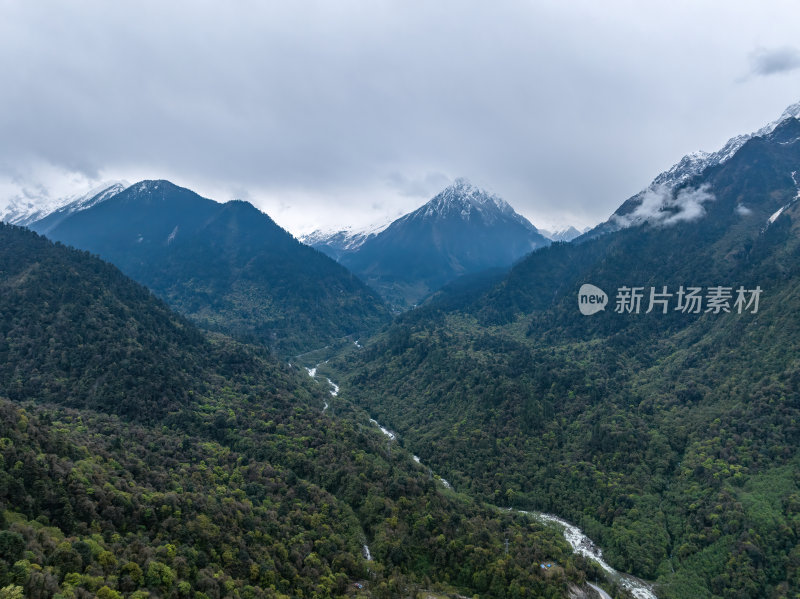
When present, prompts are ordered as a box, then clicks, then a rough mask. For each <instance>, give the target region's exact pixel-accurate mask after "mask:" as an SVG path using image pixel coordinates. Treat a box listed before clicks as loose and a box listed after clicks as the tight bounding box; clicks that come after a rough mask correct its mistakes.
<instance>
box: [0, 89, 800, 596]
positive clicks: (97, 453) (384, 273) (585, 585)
mask: <svg viewBox="0 0 800 599" xmlns="http://www.w3.org/2000/svg"><path fill="white" fill-rule="evenodd" d="M798 117H800V104H798V105H794V106H792V107H790V108H789V109H787V111H786V112H785V113H784V115H782V117H781V118H780V119H779V120H778V121H776V122H774V123H771V124H769V125H767V126H766V127H764V128H762V129H761V130H759V131H757V132H755V133H753V134H748V135H743V136H738V137H734V138H732V139H731V141H729V142H728V144H726V146H725V147H724V148H722V149H721V150H720V151H718V152H714V153H702V154H694V155H690V156H688V157H685V158H684V159H683V160H681V161H679V162H678V163H677V164H676V165H675V166H674V167H673V168H671V169H669V170H667V171H665V172H664V173H662V175H659V177H657V178H656V179H655V180H654V181H653V183H652V184H651V185H650V186H648V188H647V189H645V190H643V191H641V192H640V193H638V194H636V195H634V196H632V197H631V198H629V199H628V200H627V201H625V202H623V203H622V204H621V205H620V207H619V208H618V209H617V210H616V211H615V212H614V213H613V214H612V215H611V217H610V218H609V219H608V220H607V221H606V222H605V223H603V224H601V225H599V226H598V227H596V228H595V229H593V230H591V231H589V232H587V233H585V234H583V235H582V236H580V237H578V238H576V239H575V240H574V241H572V242H570V243H550V242H549V240H548V239H547V238H545V236H543V235H542V234H541V232H539V231H538V230H537V229H536V228H535V227H534V226H533V225H531V224H530V223H529V222H528V221H527V220H525V219H524V218H523V217H521V216H520V215H518V214H516V212H514V210H513V209H512V208H511V207H510V206H508V204H506V203H505V202H503V201H502V200H501V199H500V198H497V197H496V196H492V195H491V194H488V193H486V192H485V191H482V190H480V189H477V188H475V187H474V186H472V185H470V184H469V183H468V182H466V181H464V180H458V181H457V182H456V183H455V184H454V185H453V186H451V187H448V188H447V189H445V190H444V191H443V192H442V193H440V194H438V195H437V196H436V197H434V198H433V199H432V200H431V201H430V202H428V203H427V204H425V205H424V206H422V207H420V208H419V209H418V210H416V211H414V212H412V213H410V214H408V215H406V216H404V217H402V218H400V219H398V220H397V221H395V222H393V223H391V224H389V225H388V226H386V227H385V228H379V229H377V230H375V231H372V232H371V233H365V234H362V235H361V236H360V237H359V236H357V235H353V234H345V233H342V234H341V235H340V236H339V237H338V238H336V239H333V240H332V241H330V244H331V245H330V248H328V249H329V250H330V251H331V252H333V251H334V250H335V251H337V252H339V254H338V255H337V259H338V260H339V262H340V263H339V264H337V263H336V261H334V260H333V259H332V258H330V257H328V256H325V255H324V254H323V253H321V252H319V251H317V250H315V249H313V248H311V247H308V246H304V245H302V244H300V243H299V242H298V241H297V240H295V239H293V238H292V237H291V236H290V235H289V234H288V233H286V232H285V231H283V230H282V229H280V227H278V226H277V225H276V224H275V223H274V222H272V220H271V219H270V218H269V217H268V216H266V215H264V214H263V213H261V212H259V211H258V210H256V209H255V208H254V207H253V206H251V205H250V204H248V203H246V202H240V201H234V202H228V203H226V204H219V203H216V202H213V201H212V200H208V199H205V198H202V197H200V196H198V195H197V194H195V193H194V192H191V191H190V190H187V189H183V188H180V187H177V186H175V185H174V184H172V183H169V182H167V181H142V182H139V183H136V184H134V185H132V186H126V187H124V186H123V187H124V189H118V190H117V189H113V190H111V189H109V188H108V187H107V188H105V189H100V190H97V191H96V193H94V194H93V195H91V196H87V197H84V198H81V199H80V202H81V203H80V205H75V206H73V208H70V207H69V206H60V208H61V209H62V210H61V212H59V213H58V214H57V213H56V212H52V213H51V216H50V217H43V218H39V220H38V223H37V222H34V221H31V222H29V223H28V225H29V226H30V227H31V228H33V229H34V230H36V229H37V227H38V230H39V231H40V232H43V233H44V232H46V235H47V236H48V237H50V238H52V239H54V240H59V241H61V242H62V243H53V242H51V241H49V240H48V239H46V238H44V237H42V236H40V235H37V234H36V233H34V232H32V231H28V230H24V229H22V228H19V227H13V226H9V225H0V291H2V293H0V413H2V416H3V417H2V418H0V465H3V467H2V468H0V593H2V594H3V596H9V597H14V596H23V593H25V594H27V595H29V596H37V597H39V596H41V597H45V598H46V599H50V597H55V596H57V595H58V596H64V597H82V596H98V597H104V598H105V597H109V598H115V599H121V598H122V597H132V598H134V599H144V597H146V596H175V597H182V596H192V597H194V599H206V598H210V597H222V596H233V597H269V598H283V597H289V596H318V597H415V598H416V599H419V598H420V597H444V596H450V597H454V596H476V595H477V596H479V597H486V598H508V597H530V598H533V597H571V598H576V599H577V598H581V599H589V598H591V599H595V598H596V597H597V596H603V595H602V593H601V591H599V590H597V589H598V588H599V586H593V585H602V587H603V590H602V592H603V593H608V594H609V595H610V596H616V597H621V598H626V599H629V598H630V597H636V599H640V598H641V597H648V598H651V597H653V596H657V597H658V598H659V599H684V598H687V597H691V598H701V599H717V598H727V597H737V598H739V597H741V598H753V599H755V598H763V597H775V598H778V597H792V596H796V595H797V594H798V593H800V477H798V472H800V358H798V356H800V316H799V315H800V201H799V200H800V118H798ZM96 198H100V199H97V200H96ZM23 212H24V211H17V213H16V214H17V217H18V218H20V219H22V218H23ZM40 216H41V215H40ZM25 218H27V217H25ZM47 218H50V220H47ZM20 222H21V221H20ZM308 241H309V243H312V242H313V243H320V244H325V243H327V242H325V240H324V238H323V237H321V236H319V237H317V239H316V241H313V240H308ZM64 244H68V245H72V246H74V247H76V248H81V249H83V250H88V252H92V253H93V254H96V255H91V254H89V253H88V252H87V251H79V250H76V249H72V248H69V247H65V245H64ZM331 248H333V249H331ZM98 256H99V257H98ZM103 260H108V261H109V262H112V263H113V264H115V265H116V266H112V264H109V263H108V262H104V261H103ZM345 265H349V267H350V268H352V270H353V272H354V273H356V274H357V275H358V277H361V279H363V280H361V279H359V278H358V277H357V276H356V274H352V273H351V272H349V271H348V270H347V269H346V268H345ZM117 267H119V269H118V268H117ZM128 276H130V277H132V278H133V279H136V281H139V282H138V283H137V282H135V281H134V280H132V279H130V278H128ZM365 281H366V282H368V283H369V284H370V285H372V286H374V288H375V289H378V290H380V293H381V294H382V295H383V296H384V298H386V299H387V300H388V302H389V303H390V304H391V306H392V308H395V309H396V310H397V309H400V308H407V307H409V306H412V305H414V304H416V303H418V302H419V301H420V300H421V299H422V298H427V300H426V301H424V302H423V303H421V304H420V305H418V306H417V307H416V309H414V310H404V311H403V312H402V313H400V314H397V315H395V316H394V317H393V318H392V317H391V315H390V310H389V308H387V306H386V305H385V303H384V302H383V301H382V300H381V298H380V297H379V296H378V295H377V293H376V292H375V291H374V290H372V289H370V288H369V287H368V286H367V285H366V284H365ZM142 284H144V285H147V287H144V286H143V285H142ZM148 288H149V289H148ZM151 290H152V293H151ZM154 294H155V296H154ZM172 308H175V309H176V310H177V312H173V311H172ZM197 324H199V325H201V326H202V328H199V327H198V326H197ZM203 329H205V330H203ZM243 342H244V343H243ZM267 347H269V348H272V350H273V351H271V352H270V351H267V349H266V348H267ZM308 350H315V351H308ZM301 352H303V353H301ZM298 354H299V355H298ZM306 373H308V375H311V376H307V375H306ZM325 379H327V381H326V380H325ZM334 381H335V383H334ZM318 383H321V384H318ZM378 422H380V424H378ZM536 512H545V513H549V514H558V515H559V516H560V517H563V518H566V519H568V520H570V521H571V522H573V523H574V524H575V525H578V526H580V528H581V529H583V530H584V531H585V532H586V533H587V535H588V536H589V537H591V538H592V539H593V540H594V541H596V542H597V543H598V545H599V546H600V547H602V549H603V555H604V558H605V560H606V561H607V562H608V563H609V564H610V565H611V566H613V567H614V568H616V569H618V570H621V571H625V572H629V573H632V574H634V575H636V576H638V577H640V578H642V579H644V580H645V581H648V582H641V581H640V582H639V583H638V586H636V587H635V590H634V587H630V586H627V587H626V586H625V585H624V584H622V583H621V582H620V580H621V579H619V578H618V577H615V576H614V575H613V573H612V572H611V571H610V569H609V568H606V567H604V566H602V565H599V563H598V562H597V561H596V560H595V559H593V558H591V557H587V556H590V555H595V556H596V555H597V552H596V550H595V548H594V547H592V546H591V543H590V542H588V541H584V540H582V541H581V542H580V543H578V545H579V546H578V552H577V553H573V552H571V551H570V548H569V546H568V545H567V543H566V542H565V540H564V535H563V534H562V533H564V532H565V533H566V536H567V537H568V538H572V539H573V541H574V540H575V538H576V537H577V536H579V535H577V533H576V532H575V531H576V529H574V528H573V527H571V526H570V525H568V524H564V523H562V524H561V525H560V528H559V527H556V528H554V527H551V526H544V525H543V524H542V518H541V517H538V518H537V517H536V516H535V513H536ZM549 518H550V521H552V517H549ZM545 520H546V518H545ZM593 580H594V581H595V582H594V583H591V584H590V582H591V581H593ZM628 580H630V579H628ZM648 587H651V588H652V591H651V590H649V589H648Z"/></svg>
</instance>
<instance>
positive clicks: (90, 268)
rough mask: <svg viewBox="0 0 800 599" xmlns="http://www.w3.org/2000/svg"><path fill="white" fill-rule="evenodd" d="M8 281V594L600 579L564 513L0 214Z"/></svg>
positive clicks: (532, 592) (2, 474)
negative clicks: (549, 567)
mask: <svg viewBox="0 0 800 599" xmlns="http://www.w3.org/2000/svg"><path fill="white" fill-rule="evenodd" d="M0 285H2V289H3V293H2V294H0V301H1V302H2V310H1V311H0V327H1V328H0V352H2V357H3V360H2V362H0V367H2V368H1V369H0V465H1V466H2V467H1V468H0V589H2V590H3V591H2V592H3V595H4V596H11V597H13V596H23V593H24V596H31V597H44V598H47V599H49V598H50V597H56V596H70V597H82V596H98V597H111V598H115V597H117V598H118V597H123V596H128V597H134V598H141V597H146V596H190V597H196V598H200V599H202V597H222V596H232V597H266V598H275V599H285V598H286V597H299V596H309V597H312V596H319V597H347V596H360V597H364V596H377V597H390V596H409V595H411V596H416V593H417V592H418V591H420V592H421V591H422V590H423V589H430V587H432V586H433V587H436V588H437V589H438V590H439V591H440V592H446V593H456V592H458V593H467V594H469V595H472V594H475V593H480V594H481V596H485V597H498V598H499V597H508V596H510V595H509V592H510V590H511V589H514V590H515V592H516V594H517V595H518V596H523V597H526V596H527V597H535V596H549V597H566V596H567V594H568V592H569V591H570V589H575V588H576V587H575V585H576V584H582V583H583V581H584V580H585V577H586V574H585V572H586V570H587V567H586V564H584V562H583V561H582V560H581V559H579V558H576V557H573V556H571V555H570V554H569V551H568V548H567V547H566V546H565V543H564V542H563V539H561V538H560V534H559V533H558V532H557V531H555V530H549V529H545V528H544V527H542V526H541V525H539V524H537V523H535V522H533V521H532V520H531V519H529V518H526V517H524V516H520V515H514V514H510V513H507V512H502V511H499V510H496V509H493V508H490V507H485V506H482V505H480V504H478V503H476V502H474V501H471V500H470V499H469V498H467V497H465V496H460V495H456V494H454V493H452V492H445V491H444V490H443V488H442V486H441V485H440V484H438V483H437V482H436V481H435V480H434V479H433V478H432V477H431V476H430V475H429V473H428V471H427V470H426V469H424V468H422V467H421V466H420V465H418V464H417V463H416V462H414V460H413V459H411V455H410V454H408V452H406V451H405V450H404V449H403V448H402V447H401V446H400V445H399V444H397V443H395V444H388V445H387V443H386V439H385V437H384V436H383V435H382V434H381V433H380V432H379V430H378V429H377V427H373V426H372V425H371V424H370V423H369V421H368V419H367V416H366V415H365V414H363V413H362V412H360V411H358V410H354V409H352V407H351V406H350V405H349V404H348V403H346V402H343V401H341V400H340V399H339V400H336V405H335V406H334V405H331V409H329V410H325V409H324V402H325V401H326V400H327V401H328V402H331V404H333V402H334V398H333V397H332V396H331V395H330V394H328V393H327V392H325V391H323V390H322V388H320V387H317V386H316V385H315V384H314V383H313V381H311V380H310V379H309V378H308V377H307V376H305V374H304V373H303V374H301V373H300V372H299V371H298V370H297V369H294V368H291V367H289V366H288V365H286V364H283V363H279V362H277V361H275V360H274V359H272V358H271V357H270V356H268V355H264V354H263V353H262V352H260V351H259V350H257V349H254V348H247V347H243V346H240V345H238V344H236V343H234V342H232V341H229V340H226V339H224V338H221V337H220V336H214V337H211V338H208V337H205V336H203V335H202V334H201V333H200V331H198V330H197V329H195V328H194V327H193V325H191V324H190V323H188V322H186V321H184V320H183V319H182V318H181V317H179V316H177V315H175V314H174V313H171V312H170V311H169V310H168V309H167V308H166V307H165V305H164V304H163V303H162V302H161V301H159V300H157V299H156V298H154V297H153V296H152V295H151V294H150V293H149V292H148V291H147V290H146V289H144V288H143V287H142V286H141V285H139V284H137V283H134V282H133V281H131V280H129V279H127V278H126V277H124V276H123V275H122V274H121V273H120V272H119V271H118V270H117V269H116V268H114V267H113V266H111V265H109V264H106V263H103V262H101V261H100V260H98V259H97V258H96V257H93V256H90V255H88V254H86V253H84V252H79V251H75V250H72V249H69V248H65V247H63V246H61V245H55V244H53V243H51V242H49V241H48V240H46V239H44V238H41V237H38V236H36V235H35V234H33V233H31V232H30V231H26V230H23V229H20V228H17V227H10V226H6V225H0ZM162 362H163V365H162V364H161V363H162ZM153 389H158V390H161V392H162V393H163V394H164V396H165V397H164V398H163V399H160V401H161V402H163V404H164V405H161V404H160V403H159V402H155V403H154V402H153V401H151V395H152V393H151V392H152V390H153ZM4 395H12V396H13V400H9V399H6V398H4V397H3V396H4ZM173 397H174V398H175V399H171V398H173ZM157 399H158V398H157ZM334 409H335V410H336V415H335V416H334V415H333V413H332V412H333V411H334ZM506 541H507V543H508V545H507V547H509V548H510V549H511V551H510V552H507V553H504V551H503V545H504V542H506ZM367 544H369V548H368V549H365V547H366V545H367ZM365 556H368V557H365ZM553 560H557V561H558V564H559V567H558V568H557V569H554V570H553V571H552V572H547V573H544V572H541V571H540V570H539V569H538V568H536V569H532V568H530V564H531V563H539V562H541V561H553ZM589 571H591V569H590V568H589ZM356 583H358V584H359V585H361V586H363V587H364V588H363V590H359V589H358V588H357V587H356Z"/></svg>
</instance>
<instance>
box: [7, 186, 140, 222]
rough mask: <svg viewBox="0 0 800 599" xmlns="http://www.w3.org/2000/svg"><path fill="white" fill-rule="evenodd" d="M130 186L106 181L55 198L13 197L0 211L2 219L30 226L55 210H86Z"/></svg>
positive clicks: (67, 211) (68, 211)
mask: <svg viewBox="0 0 800 599" xmlns="http://www.w3.org/2000/svg"><path fill="white" fill-rule="evenodd" d="M129 186H130V184H129V183H128V182H127V181H104V182H103V183H101V184H99V185H97V186H95V187H93V188H92V189H90V190H89V191H88V192H78V193H74V194H72V195H69V196H65V197H60V198H55V199H48V198H35V199H34V198H28V197H22V196H17V197H14V198H12V199H11V200H10V201H9V203H8V204H7V206H6V207H5V209H3V210H2V212H0V220H2V221H4V222H7V223H9V224H12V225H20V226H23V227H24V226H28V225H30V224H32V223H34V222H36V221H39V220H42V219H43V218H45V217H46V216H49V215H50V214H53V213H54V212H58V211H63V212H65V213H68V214H69V213H72V212H77V211H79V210H86V209H87V208H91V207H92V206H94V205H95V204H98V203H100V202H103V201H105V200H107V199H108V198H110V197H112V196H114V195H116V194H118V193H120V192H121V191H124V190H125V189H127V188H128V187H129Z"/></svg>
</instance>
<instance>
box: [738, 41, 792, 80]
mask: <svg viewBox="0 0 800 599" xmlns="http://www.w3.org/2000/svg"><path fill="white" fill-rule="evenodd" d="M795 69H800V50H798V49H797V48H794V47H792V46H784V47H782V48H772V49H767V48H758V49H756V50H755V51H754V52H752V53H751V54H750V72H751V73H752V74H753V75H758V76H762V77H766V76H769V75H775V74H777V73H787V72H789V71H794V70H795Z"/></svg>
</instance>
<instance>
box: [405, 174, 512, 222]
mask: <svg viewBox="0 0 800 599" xmlns="http://www.w3.org/2000/svg"><path fill="white" fill-rule="evenodd" d="M473 210H478V211H479V212H481V213H482V214H484V215H489V214H491V213H492V212H500V213H501V214H506V215H509V216H511V215H514V214H516V213H515V212H514V209H513V208H512V207H511V206H509V204H508V203H507V202H506V201H505V200H503V199H502V198H500V197H498V196H496V195H494V194H490V193H488V192H486V191H484V190H482V189H479V188H478V187H475V186H474V185H472V183H470V182H469V181H468V180H467V179H464V178H463V177H459V178H458V179H456V180H455V182H453V184H452V185H450V186H449V187H447V188H445V189H444V190H443V191H442V192H440V193H439V194H438V195H436V196H435V197H434V198H433V199H432V200H430V201H429V202H428V203H427V204H425V205H424V206H422V208H420V209H419V210H418V211H417V212H420V211H422V214H424V216H425V217H432V216H440V217H442V216H449V215H453V214H456V213H457V214H460V215H461V217H463V218H465V219H469V217H470V215H471V214H472V211H473ZM412 214H414V213H412Z"/></svg>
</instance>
